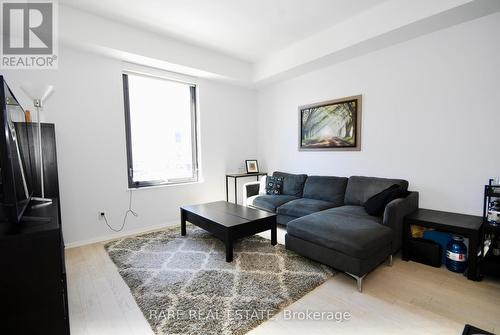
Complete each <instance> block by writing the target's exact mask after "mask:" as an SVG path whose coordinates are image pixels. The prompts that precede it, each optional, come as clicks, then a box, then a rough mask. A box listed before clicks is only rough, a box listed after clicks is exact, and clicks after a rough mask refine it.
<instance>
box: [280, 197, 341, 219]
mask: <svg viewBox="0 0 500 335" xmlns="http://www.w3.org/2000/svg"><path fill="white" fill-rule="evenodd" d="M332 207H335V204H334V203H333V202H329V201H323V200H316V199H307V198H301V199H296V200H292V201H290V202H287V203H286V204H283V205H281V206H279V207H278V209H277V210H276V213H278V214H281V215H288V216H295V217H296V218H298V217H301V216H304V215H308V214H311V213H315V212H319V211H322V210H324V209H327V208H332Z"/></svg>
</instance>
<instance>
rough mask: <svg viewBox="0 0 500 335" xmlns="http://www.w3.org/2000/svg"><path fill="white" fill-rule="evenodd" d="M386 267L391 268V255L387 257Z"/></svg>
mask: <svg viewBox="0 0 500 335" xmlns="http://www.w3.org/2000/svg"><path fill="white" fill-rule="evenodd" d="M387 266H392V254H391V255H389V258H388V259H387Z"/></svg>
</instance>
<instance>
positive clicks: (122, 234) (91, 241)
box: [65, 221, 180, 249]
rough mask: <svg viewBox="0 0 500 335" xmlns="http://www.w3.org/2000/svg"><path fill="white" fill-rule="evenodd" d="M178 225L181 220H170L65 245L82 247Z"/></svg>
mask: <svg viewBox="0 0 500 335" xmlns="http://www.w3.org/2000/svg"><path fill="white" fill-rule="evenodd" d="M177 225H180V221H170V222H166V223H162V224H158V225H154V226H149V227H144V228H138V229H133V230H127V231H124V232H119V233H114V234H107V235H102V236H98V237H95V238H91V239H88V240H81V241H75V242H71V243H66V244H65V247H66V249H70V248H76V247H81V246H84V245H88V244H94V243H99V242H106V241H111V240H116V239H117V238H122V237H126V236H132V235H137V234H141V233H148V232H151V231H155V230H159V229H164V228H166V227H172V226H177Z"/></svg>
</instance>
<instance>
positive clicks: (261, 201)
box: [247, 195, 298, 213]
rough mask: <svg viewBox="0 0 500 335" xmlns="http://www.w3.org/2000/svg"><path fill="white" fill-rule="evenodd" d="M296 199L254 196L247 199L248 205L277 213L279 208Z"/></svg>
mask: <svg viewBox="0 0 500 335" xmlns="http://www.w3.org/2000/svg"><path fill="white" fill-rule="evenodd" d="M295 199H298V198H297V197H294V196H291V195H254V196H253V197H250V198H248V199H247V205H249V206H253V207H256V208H259V209H263V210H265V211H268V212H273V213H275V212H276V208H277V207H279V206H281V205H283V204H284V203H287V202H289V201H292V200H295Z"/></svg>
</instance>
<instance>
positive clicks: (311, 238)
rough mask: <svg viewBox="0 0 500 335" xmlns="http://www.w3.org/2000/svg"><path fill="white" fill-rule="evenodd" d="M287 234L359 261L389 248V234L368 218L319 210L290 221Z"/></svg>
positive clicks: (390, 233)
mask: <svg viewBox="0 0 500 335" xmlns="http://www.w3.org/2000/svg"><path fill="white" fill-rule="evenodd" d="M286 231H287V233H288V234H290V235H292V236H295V237H297V238H300V239H302V240H305V241H308V242H311V243H314V244H317V245H320V246H323V247H325V248H328V249H332V250H336V251H338V252H341V253H343V254H346V255H349V256H353V257H356V258H359V259H367V258H369V257H370V255H372V254H373V253H375V252H376V251H378V250H380V249H382V248H386V247H387V246H390V244H391V241H392V238H393V231H392V229H390V228H388V227H386V226H383V225H381V224H380V223H377V222H375V221H374V220H371V219H369V218H362V217H359V216H350V215H344V214H336V213H328V212H327V211H322V212H318V213H314V214H309V215H306V216H303V217H301V218H298V219H295V220H293V221H290V222H289V223H288V225H287V226H286Z"/></svg>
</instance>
